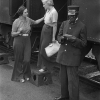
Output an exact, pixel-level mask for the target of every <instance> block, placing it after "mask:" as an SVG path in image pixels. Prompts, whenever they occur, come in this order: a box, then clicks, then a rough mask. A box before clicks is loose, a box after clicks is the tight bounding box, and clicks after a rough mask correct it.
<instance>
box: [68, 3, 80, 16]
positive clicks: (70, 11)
mask: <svg viewBox="0 0 100 100" xmlns="http://www.w3.org/2000/svg"><path fill="white" fill-rule="evenodd" d="M76 13H79V6H77V5H70V6H68V15H75V14H76Z"/></svg>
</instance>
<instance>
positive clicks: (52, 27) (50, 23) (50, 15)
mask: <svg viewBox="0 0 100 100" xmlns="http://www.w3.org/2000/svg"><path fill="white" fill-rule="evenodd" d="M42 3H43V7H44V9H45V10H46V13H45V16H44V23H45V24H44V25H43V28H42V32H41V38H40V46H39V55H38V62H37V66H38V67H39V68H40V70H39V71H40V72H43V71H46V70H50V69H51V68H50V67H51V66H52V62H53V57H48V56H47V54H46V52H45V48H46V47H47V46H48V45H49V44H50V43H52V42H55V36H56V31H57V20H58V13H57V11H56V9H55V8H54V6H53V5H54V3H53V0H42ZM50 65H51V66H50Z"/></svg>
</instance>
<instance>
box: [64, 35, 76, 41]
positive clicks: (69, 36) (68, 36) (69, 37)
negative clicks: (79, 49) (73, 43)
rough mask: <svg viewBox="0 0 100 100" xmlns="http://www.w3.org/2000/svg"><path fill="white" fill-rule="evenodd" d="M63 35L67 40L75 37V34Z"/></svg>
mask: <svg viewBox="0 0 100 100" xmlns="http://www.w3.org/2000/svg"><path fill="white" fill-rule="evenodd" d="M64 37H66V38H67V40H68V39H76V37H75V36H73V35H70V34H65V35H64Z"/></svg>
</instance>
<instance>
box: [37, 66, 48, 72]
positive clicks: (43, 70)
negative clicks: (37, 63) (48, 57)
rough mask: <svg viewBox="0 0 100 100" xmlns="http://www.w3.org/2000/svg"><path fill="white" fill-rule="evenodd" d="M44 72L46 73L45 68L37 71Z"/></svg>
mask: <svg viewBox="0 0 100 100" xmlns="http://www.w3.org/2000/svg"><path fill="white" fill-rule="evenodd" d="M45 71H47V68H46V67H44V68H42V69H40V70H39V72H45Z"/></svg>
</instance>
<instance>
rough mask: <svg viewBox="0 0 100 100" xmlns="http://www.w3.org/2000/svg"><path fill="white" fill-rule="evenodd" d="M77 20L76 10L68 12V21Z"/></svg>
mask: <svg viewBox="0 0 100 100" xmlns="http://www.w3.org/2000/svg"><path fill="white" fill-rule="evenodd" d="M76 18H77V14H76V11H75V10H68V19H69V20H70V22H74V21H75V20H76Z"/></svg>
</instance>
